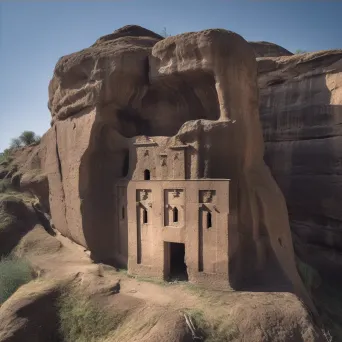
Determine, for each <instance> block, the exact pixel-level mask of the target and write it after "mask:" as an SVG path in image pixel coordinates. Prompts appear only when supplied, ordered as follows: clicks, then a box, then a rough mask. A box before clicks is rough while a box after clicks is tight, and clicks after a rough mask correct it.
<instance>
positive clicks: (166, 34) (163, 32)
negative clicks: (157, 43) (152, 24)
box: [160, 27, 171, 38]
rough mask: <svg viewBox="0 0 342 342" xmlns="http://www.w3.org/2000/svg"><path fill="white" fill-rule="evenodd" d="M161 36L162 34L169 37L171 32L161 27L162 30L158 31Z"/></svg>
mask: <svg viewBox="0 0 342 342" xmlns="http://www.w3.org/2000/svg"><path fill="white" fill-rule="evenodd" d="M160 35H161V36H163V37H164V38H167V37H170V36H171V34H168V33H167V31H166V27H164V28H163V30H162V31H161V33H160Z"/></svg>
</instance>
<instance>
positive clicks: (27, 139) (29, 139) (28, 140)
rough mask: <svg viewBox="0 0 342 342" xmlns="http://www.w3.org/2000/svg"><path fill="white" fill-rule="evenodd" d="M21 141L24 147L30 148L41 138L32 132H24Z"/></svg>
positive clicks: (20, 137)
mask: <svg viewBox="0 0 342 342" xmlns="http://www.w3.org/2000/svg"><path fill="white" fill-rule="evenodd" d="M19 140H20V142H21V143H22V144H23V145H24V146H28V145H31V144H33V143H35V142H38V141H39V140H40V137H38V136H37V135H36V133H34V132H32V131H24V132H23V133H21V134H20V136H19Z"/></svg>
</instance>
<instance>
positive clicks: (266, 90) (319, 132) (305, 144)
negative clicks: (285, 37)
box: [258, 50, 342, 277]
mask: <svg viewBox="0 0 342 342" xmlns="http://www.w3.org/2000/svg"><path fill="white" fill-rule="evenodd" d="M258 68H259V87H260V102H261V103H260V115H261V121H262V124H263V130H264V139H265V143H266V152H265V161H266V163H267V164H268V165H269V167H270V168H271V170H272V174H273V176H274V177H275V179H276V181H277V183H278V185H279V186H280V188H281V190H282V192H283V193H284V195H285V198H286V202H287V207H288V210H289V215H290V222H291V228H292V231H293V233H294V236H295V237H298V239H296V241H297V243H298V248H297V250H298V253H299V255H300V256H301V257H302V258H304V259H305V260H306V261H308V262H310V263H312V264H314V265H315V267H317V268H319V269H320V271H321V272H326V271H328V272H329V273H333V274H334V276H335V277H336V274H338V272H336V270H337V269H339V267H341V263H342V260H341V257H340V256H339V255H340V251H341V248H342V230H341V222H342V213H341V210H340V203H341V201H342V197H341V176H340V175H341V172H342V169H341V158H342V150H341V148H340V145H341V133H342V131H341V123H342V50H332V51H319V52H315V53H306V54H300V55H294V56H291V57H279V58H260V59H258Z"/></svg>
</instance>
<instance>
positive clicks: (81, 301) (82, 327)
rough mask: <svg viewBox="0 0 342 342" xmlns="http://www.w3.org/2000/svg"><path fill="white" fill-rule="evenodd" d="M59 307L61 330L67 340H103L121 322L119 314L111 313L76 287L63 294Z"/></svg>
mask: <svg viewBox="0 0 342 342" xmlns="http://www.w3.org/2000/svg"><path fill="white" fill-rule="evenodd" d="M57 307H58V313H59V324H60V325H59V331H60V334H61V336H62V337H63V341H65V342H95V341H102V340H103V338H105V337H107V336H108V335H109V333H110V332H111V331H113V330H115V329H116V328H117V326H118V325H119V323H120V316H119V315H118V316H117V317H115V316H112V315H109V314H108V313H107V312H105V310H104V309H103V308H100V307H98V306H97V305H96V304H95V303H93V302H92V301H91V300H90V298H88V297H87V296H86V295H84V294H82V293H80V292H79V291H76V290H74V289H71V290H70V291H66V292H65V293H63V294H62V295H61V297H60V299H59V301H58V303H57Z"/></svg>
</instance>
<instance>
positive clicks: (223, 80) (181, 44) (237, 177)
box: [48, 26, 305, 296]
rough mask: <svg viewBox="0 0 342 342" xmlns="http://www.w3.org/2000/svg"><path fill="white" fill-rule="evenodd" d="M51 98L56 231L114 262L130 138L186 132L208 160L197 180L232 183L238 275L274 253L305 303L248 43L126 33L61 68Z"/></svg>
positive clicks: (211, 34) (222, 37)
mask: <svg viewBox="0 0 342 342" xmlns="http://www.w3.org/2000/svg"><path fill="white" fill-rule="evenodd" d="M49 96H50V100H49V108H50V110H51V113H52V125H53V127H52V129H51V132H52V133H49V134H51V141H49V151H48V152H49V153H48V155H49V157H48V158H51V160H50V162H49V163H48V165H49V167H50V169H49V171H48V177H50V179H53V181H51V182H50V181H49V185H50V187H51V189H50V204H51V207H53V209H51V211H54V213H53V216H56V217H59V218H60V220H59V221H58V222H56V223H55V225H56V227H57V229H59V230H60V231H61V232H63V233H65V235H67V236H69V237H71V238H72V239H74V240H75V241H76V242H78V243H81V244H83V245H85V246H87V247H88V248H89V249H90V250H91V251H92V253H93V257H94V258H96V259H102V260H103V259H105V260H109V259H111V258H115V254H116V246H117V244H118V243H120V241H115V238H116V235H115V231H116V230H117V222H116V220H115V217H116V215H117V213H115V209H114V208H115V192H113V191H115V190H113V188H114V185H115V184H116V183H117V182H118V181H120V180H122V178H123V172H122V170H123V165H124V164H125V158H126V157H125V151H127V149H129V147H130V146H131V144H132V139H131V138H133V137H135V136H138V135H149V136H166V137H171V136H174V135H176V134H177V135H178V136H179V137H180V139H181V141H183V142H184V143H185V142H186V143H188V144H190V145H191V146H192V148H193V149H197V150H198V152H199V153H203V156H205V157H204V158H203V160H202V161H201V162H199V163H198V164H197V165H198V166H196V168H195V169H194V170H191V172H192V171H194V175H195V174H197V175H198V177H199V178H202V177H210V178H229V179H231V184H232V186H231V189H232V190H231V196H230V199H231V209H230V210H231V213H232V214H233V216H234V217H236V225H237V227H238V230H239V231H238V236H239V238H238V240H239V241H238V242H236V246H239V247H238V248H236V258H235V263H233V265H234V267H235V268H236V270H240V271H241V272H240V273H241V275H243V276H246V275H250V274H251V272H252V271H255V270H256V269H258V267H259V268H260V267H261V268H262V267H264V266H265V265H264V263H263V261H262V260H263V258H264V253H263V252H262V251H263V250H265V246H270V248H269V249H268V250H269V252H270V259H272V256H274V257H275V258H273V259H275V260H276V262H277V263H278V269H279V268H280V269H281V270H282V271H283V272H284V274H286V277H287V278H288V279H289V280H291V282H292V283H293V284H294V286H295V288H296V290H297V292H298V293H301V294H302V295H303V296H305V290H304V288H303V285H302V283H301V280H300V278H299V276H298V273H297V270H296V265H295V260H294V252H293V247H292V239H291V233H290V229H289V223H288V217H287V210H286V204H285V201H284V198H283V195H282V193H281V192H280V190H279V188H278V187H277V185H276V183H275V181H274V179H273V178H272V176H271V174H270V172H269V169H268V168H267V167H266V165H265V164H264V161H263V154H264V146H263V139H262V130H261V126H260V122H259V113H258V90H257V68H256V61H255V55H254V53H253V50H252V48H251V46H250V45H249V44H248V43H247V42H246V41H245V40H244V39H243V38H242V37H240V36H239V35H237V34H235V33H233V32H229V31H226V30H206V31H202V32H195V33H186V34H182V35H178V36H175V37H168V38H166V39H163V40H161V38H159V37H158V36H156V35H155V34H153V33H151V32H150V31H148V30H145V29H143V28H140V27H132V26H130V27H124V28H122V29H120V30H118V31H116V32H114V33H113V34H112V35H109V36H106V37H105V38H101V39H99V40H98V41H97V42H96V43H95V44H94V45H93V46H92V47H90V48H88V49H85V50H82V51H80V52H78V53H75V54H72V55H69V56H65V57H63V58H61V59H60V61H59V62H58V63H57V65H56V68H55V72H54V77H53V79H52V80H51V83H50V87H49ZM181 127H182V128H181ZM178 131H179V133H177V132H178ZM50 149H51V150H50ZM50 153H51V155H50ZM133 170H134V165H130V167H129V172H128V173H127V176H126V177H124V178H126V179H130V178H131V177H132V172H133ZM61 200H62V202H60V201H61ZM62 203H64V204H62ZM63 220H64V222H63ZM248 267H250V268H248Z"/></svg>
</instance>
